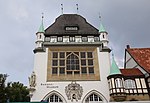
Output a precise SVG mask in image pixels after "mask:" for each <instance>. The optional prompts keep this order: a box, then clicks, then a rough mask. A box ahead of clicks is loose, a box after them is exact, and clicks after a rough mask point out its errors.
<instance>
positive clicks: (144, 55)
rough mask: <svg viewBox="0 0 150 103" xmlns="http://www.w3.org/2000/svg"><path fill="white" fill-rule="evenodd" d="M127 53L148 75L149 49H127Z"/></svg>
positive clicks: (149, 66)
mask: <svg viewBox="0 0 150 103" xmlns="http://www.w3.org/2000/svg"><path fill="white" fill-rule="evenodd" d="M127 51H128V52H129V53H130V54H131V56H132V57H133V58H134V59H135V60H136V62H137V63H138V64H139V65H140V66H141V67H143V68H144V69H145V70H146V71H147V72H149V73H150V48H129V49H127Z"/></svg>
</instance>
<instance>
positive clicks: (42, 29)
mask: <svg viewBox="0 0 150 103" xmlns="http://www.w3.org/2000/svg"><path fill="white" fill-rule="evenodd" d="M43 18H44V13H42V22H41V25H40V28H39V30H38V32H41V33H45V31H44V25H43Z"/></svg>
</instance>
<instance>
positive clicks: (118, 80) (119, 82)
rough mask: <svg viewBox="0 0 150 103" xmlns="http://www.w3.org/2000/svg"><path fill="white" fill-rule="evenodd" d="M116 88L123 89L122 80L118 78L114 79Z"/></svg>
mask: <svg viewBox="0 0 150 103" xmlns="http://www.w3.org/2000/svg"><path fill="white" fill-rule="evenodd" d="M115 84H116V88H121V87H123V85H122V80H121V79H120V78H117V79H115Z"/></svg>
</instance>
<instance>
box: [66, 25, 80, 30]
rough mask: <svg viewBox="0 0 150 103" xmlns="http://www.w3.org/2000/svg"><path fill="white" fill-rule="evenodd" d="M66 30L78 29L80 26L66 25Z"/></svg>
mask: <svg viewBox="0 0 150 103" xmlns="http://www.w3.org/2000/svg"><path fill="white" fill-rule="evenodd" d="M65 30H66V31H77V30H78V27H77V26H66V27H65Z"/></svg>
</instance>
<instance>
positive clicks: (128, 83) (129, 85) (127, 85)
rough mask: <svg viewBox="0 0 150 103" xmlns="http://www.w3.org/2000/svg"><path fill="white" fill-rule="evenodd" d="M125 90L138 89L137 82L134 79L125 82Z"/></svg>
mask: <svg viewBox="0 0 150 103" xmlns="http://www.w3.org/2000/svg"><path fill="white" fill-rule="evenodd" d="M124 83H125V88H136V86H135V81H134V80H132V79H127V80H125V82H124Z"/></svg>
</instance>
